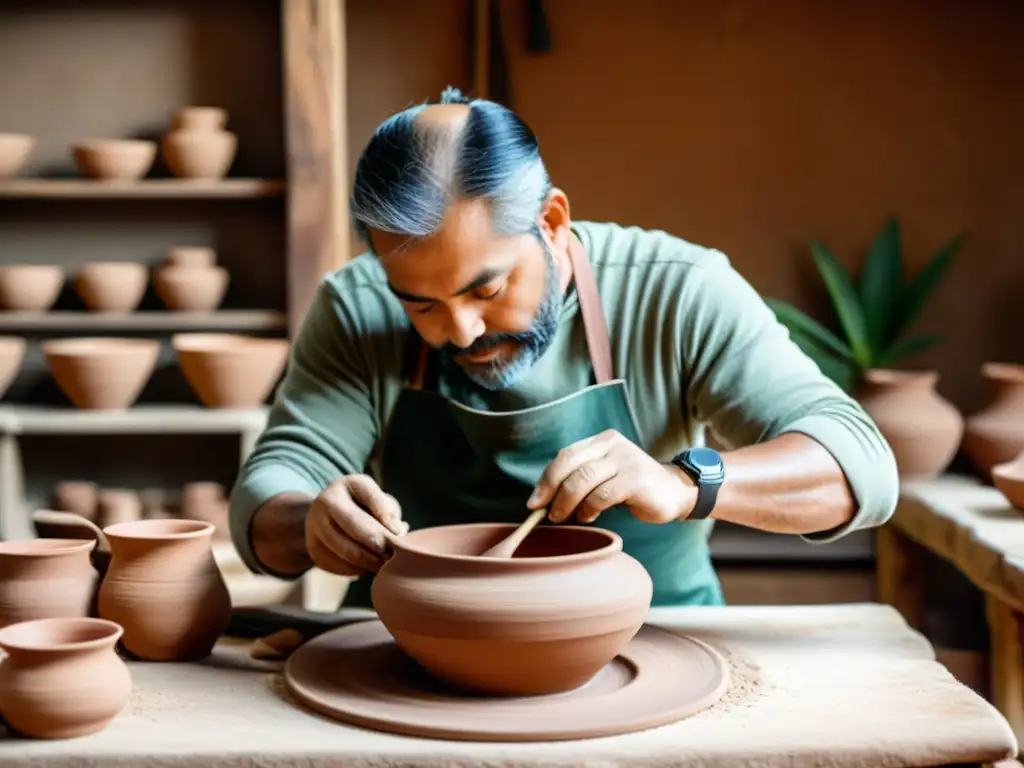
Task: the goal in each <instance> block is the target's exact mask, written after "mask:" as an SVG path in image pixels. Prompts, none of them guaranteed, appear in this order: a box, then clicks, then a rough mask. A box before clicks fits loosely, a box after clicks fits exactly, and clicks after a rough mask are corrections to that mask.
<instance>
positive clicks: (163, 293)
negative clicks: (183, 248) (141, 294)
mask: <svg viewBox="0 0 1024 768" xmlns="http://www.w3.org/2000/svg"><path fill="white" fill-rule="evenodd" d="M153 287H154V288H155V289H156V295H157V296H159V297H160V301H162V302H163V303H164V305H165V306H166V307H167V308H168V309H170V310H176V311H180V312H209V311H210V310H214V309H216V308H217V307H218V306H220V303H221V301H222V300H223V299H224V293H225V291H227V289H228V271H227V270H226V269H224V267H170V266H167V267H160V268H159V269H157V270H156V271H155V272H154V273H153Z"/></svg>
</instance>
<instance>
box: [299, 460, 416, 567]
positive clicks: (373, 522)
mask: <svg viewBox="0 0 1024 768" xmlns="http://www.w3.org/2000/svg"><path fill="white" fill-rule="evenodd" d="M407 531H408V526H407V525H406V524H405V523H403V522H402V510H401V508H400V507H399V505H398V501H397V500H395V498H394V497H393V496H390V495H388V494H386V493H384V491H382V490H381V489H380V486H378V485H377V483H376V482H374V480H373V479H372V478H370V477H368V476H366V475H347V476H345V477H342V478H339V479H338V480H335V481H334V482H333V483H331V484H330V485H329V486H327V488H325V489H324V491H323V492H322V493H321V494H320V495H319V496H317V498H316V500H315V501H313V503H312V504H311V505H310V507H309V514H308V515H307V516H306V549H307V550H308V551H309V557H310V559H311V560H312V561H313V563H314V564H315V565H316V566H317V567H319V568H322V569H323V570H325V571H328V572H329V573H336V574H338V575H339V576H358V575H360V574H362V573H365V572H367V571H377V570H379V569H380V567H381V566H382V565H384V563H385V561H386V552H387V543H388V536H389V535H390V534H393V535H395V536H401V535H403V534H404V533H406V532H407Z"/></svg>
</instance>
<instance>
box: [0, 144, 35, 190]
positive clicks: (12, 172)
mask: <svg viewBox="0 0 1024 768" xmlns="http://www.w3.org/2000/svg"><path fill="white" fill-rule="evenodd" d="M35 148H36V139H35V137H34V136H29V135H27V134H24V133H0V179H13V178H14V177H15V176H17V175H18V174H19V173H21V170H22V168H24V167H25V163H27V162H28V159H29V157H30V156H31V155H32V152H33V151H34V150H35Z"/></svg>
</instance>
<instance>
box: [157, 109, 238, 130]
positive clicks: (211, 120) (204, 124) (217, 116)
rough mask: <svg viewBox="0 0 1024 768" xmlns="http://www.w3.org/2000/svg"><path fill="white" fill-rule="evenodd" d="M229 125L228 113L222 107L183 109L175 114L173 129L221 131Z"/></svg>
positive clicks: (172, 121)
mask: <svg viewBox="0 0 1024 768" xmlns="http://www.w3.org/2000/svg"><path fill="white" fill-rule="evenodd" d="M227 123H228V112H227V110H226V109H223V108H222V107H182V108H181V109H179V110H178V111H177V112H175V114H174V117H173V118H172V120H171V128H172V129H173V130H175V131H181V130H189V129H192V130H200V131H219V130H222V129H223V128H224V126H225V125H227Z"/></svg>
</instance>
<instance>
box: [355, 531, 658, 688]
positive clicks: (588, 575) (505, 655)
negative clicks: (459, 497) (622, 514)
mask: <svg viewBox="0 0 1024 768" xmlns="http://www.w3.org/2000/svg"><path fill="white" fill-rule="evenodd" d="M514 528H515V526H513V525H500V524H490V523H481V524H473V525H454V526H441V527H436V528H427V529H424V530H419V531H414V532H412V533H409V534H407V535H406V536H403V537H401V538H398V539H396V540H395V541H394V544H393V547H394V555H393V556H392V557H391V559H390V560H388V561H387V563H385V565H384V567H383V568H382V569H381V570H380V572H379V573H378V574H377V576H376V578H375V579H374V582H373V587H372V599H373V606H374V608H375V609H376V611H377V614H378V615H379V617H380V619H381V621H382V622H383V623H384V625H385V626H386V627H387V629H388V631H389V632H390V633H391V634H392V635H393V636H394V637H395V641H396V642H397V643H398V645H399V647H401V648H402V650H403V651H405V653H406V654H408V655H409V656H410V657H411V658H412V659H414V660H415V661H416V662H418V663H419V664H420V665H421V666H423V667H424V668H425V669H427V670H428V671H429V672H431V673H432V674H433V675H434V676H435V677H437V678H438V679H440V680H442V681H444V682H446V683H448V684H450V685H454V686H456V687H458V688H462V689H465V690H471V691H477V692H483V693H487V694H499V695H522V696H529V695H541V694H550V693H560V692H564V691H568V690H571V689H573V688H577V687H579V686H581V685H583V684H584V683H585V682H587V681H588V680H590V679H591V678H592V677H593V676H594V675H595V674H597V672H598V671H600V670H601V668H602V667H604V666H605V665H606V664H607V663H608V662H610V661H611V660H612V659H613V658H614V657H615V656H616V654H618V652H619V651H620V650H621V649H622V648H623V646H625V644H626V643H628V642H629V640H630V639H631V638H632V637H633V635H634V634H636V632H637V631H638V630H639V629H640V626H641V625H642V624H643V622H644V620H645V618H646V616H647V612H648V609H649V607H650V603H651V595H652V585H651V578H650V576H648V575H647V572H646V571H645V570H644V568H643V566H641V565H640V563H638V562H637V561H636V560H634V559H633V558H632V557H630V556H629V555H627V554H625V553H624V552H623V551H622V539H621V538H620V537H619V536H618V535H616V534H615V533H612V532H610V531H606V530H603V529H601V528H596V527H583V526H540V527H538V528H537V529H535V530H534V531H533V532H532V533H531V534H530V535H529V536H528V537H527V538H526V540H525V541H524V542H523V544H522V545H521V546H520V548H519V550H518V551H517V553H516V556H515V557H514V558H512V559H496V558H490V557H479V556H478V553H480V552H483V551H484V550H486V549H487V548H488V547H490V546H492V545H493V544H496V543H497V542H498V541H500V540H501V539H502V538H504V537H505V536H507V535H508V534H509V533H511V532H512V530H514Z"/></svg>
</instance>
